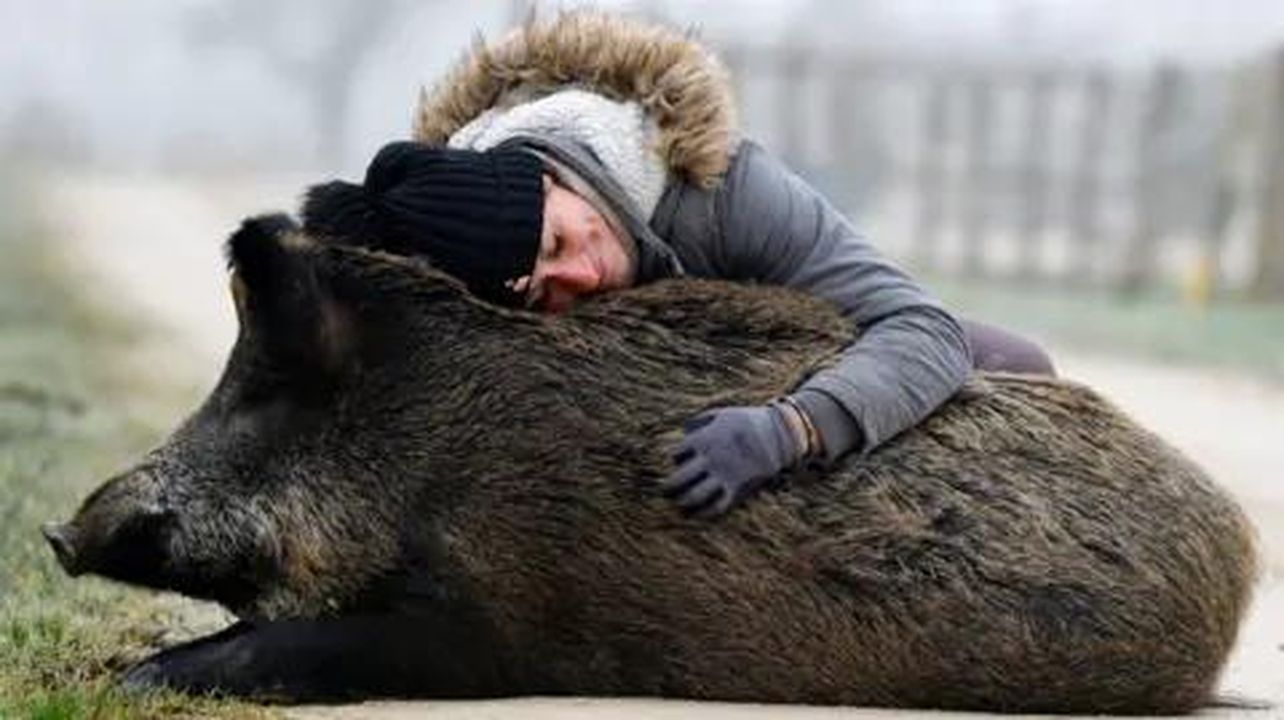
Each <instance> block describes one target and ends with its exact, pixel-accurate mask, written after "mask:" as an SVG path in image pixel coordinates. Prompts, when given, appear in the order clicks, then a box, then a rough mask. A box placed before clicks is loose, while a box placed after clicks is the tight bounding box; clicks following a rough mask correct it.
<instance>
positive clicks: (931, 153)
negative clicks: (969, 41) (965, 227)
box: [913, 74, 950, 268]
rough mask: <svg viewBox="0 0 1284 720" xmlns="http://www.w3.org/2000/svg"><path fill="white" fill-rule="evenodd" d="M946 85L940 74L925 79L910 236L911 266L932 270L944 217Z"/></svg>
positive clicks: (947, 92) (947, 89)
mask: <svg viewBox="0 0 1284 720" xmlns="http://www.w3.org/2000/svg"><path fill="white" fill-rule="evenodd" d="M949 92H950V88H949V82H948V80H947V79H946V78H945V77H944V76H943V75H940V74H937V75H933V76H931V77H929V78H928V79H927V97H926V99H925V101H924V108H923V134H922V138H921V141H920V143H919V145H920V147H919V157H918V188H919V192H918V197H919V203H918V223H917V228H916V229H915V232H914V251H913V258H914V263H915V264H916V265H918V266H919V267H923V268H932V267H933V266H934V265H935V263H936V261H937V257H936V248H935V245H936V243H937V241H938V240H939V239H940V233H941V224H942V221H943V220H944V217H943V216H944V214H945V163H944V155H945V146H946V141H947V121H948V119H949V118H948V115H949Z"/></svg>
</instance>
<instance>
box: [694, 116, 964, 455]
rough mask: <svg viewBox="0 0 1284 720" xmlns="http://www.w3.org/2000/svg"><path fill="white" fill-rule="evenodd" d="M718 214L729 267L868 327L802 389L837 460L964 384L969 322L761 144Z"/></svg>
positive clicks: (743, 150)
mask: <svg viewBox="0 0 1284 720" xmlns="http://www.w3.org/2000/svg"><path fill="white" fill-rule="evenodd" d="M715 218H716V223H717V225H718V227H719V229H720V233H719V235H718V237H715V238H713V242H715V243H718V244H719V245H720V246H719V247H718V248H717V250H716V251H715V253H714V254H715V256H717V257H718V258H719V260H720V262H719V264H720V265H722V266H723V268H722V269H723V271H724V272H725V273H726V275H727V276H728V277H730V278H732V279H742V280H757V281H760V282H768V283H774V284H778V285H784V286H788V287H792V288H797V289H799V290H803V291H806V292H809V293H812V294H815V295H817V296H820V297H823V298H826V299H828V300H831V301H833V302H834V303H835V304H836V305H837V306H838V307H839V308H840V309H841V311H842V313H843V314H844V316H845V317H847V318H849V319H850V320H851V321H852V322H853V323H855V324H856V325H857V326H858V327H859V328H860V330H861V336H860V338H859V339H858V340H857V341H856V342H855V343H853V344H852V345H851V346H850V347H848V348H847V349H846V350H845V351H844V353H843V356H842V358H841V360H840V362H839V363H838V364H837V365H835V366H833V367H831V368H829V369H827V370H824V371H821V372H819V373H817V374H816V375H814V376H813V377H811V378H809V379H808V380H807V381H806V382H804V383H803V384H802V385H801V386H800V387H799V388H797V389H796V390H795V392H794V394H793V398H794V400H796V401H797V403H798V404H799V405H800V406H801V407H802V409H803V410H804V411H805V412H806V413H807V415H808V416H809V417H810V419H811V420H812V422H813V423H814V424H815V426H816V428H817V430H818V431H819V433H820V436H821V441H822V445H823V447H824V451H825V452H824V455H825V457H826V458H827V459H829V460H834V459H836V458H838V457H839V456H841V455H843V454H845V453H846V452H848V451H851V450H858V451H860V452H862V453H864V452H868V451H870V450H872V449H873V448H875V447H877V446H878V445H880V444H882V443H883V442H885V441H887V440H888V439H889V438H891V437H892V436H894V435H896V434H897V433H899V432H900V431H902V430H904V429H905V428H908V427H910V426H912V425H914V424H915V423H917V422H918V421H920V420H922V419H923V418H924V417H926V416H927V415H928V414H929V413H931V412H932V411H933V410H935V409H936V408H937V407H938V406H939V405H940V404H941V403H943V402H944V401H945V400H946V399H948V398H949V397H950V396H951V395H952V394H954V392H955V391H956V390H958V388H959V387H960V386H961V385H962V384H963V381H964V380H965V379H966V377H967V375H968V373H969V372H970V371H971V368H972V360H971V354H970V352H969V349H968V345H967V341H966V339H965V337H964V334H963V329H962V327H961V326H960V324H959V322H958V321H957V320H956V319H955V318H954V317H953V316H952V315H951V314H950V313H949V312H947V311H946V310H945V309H944V308H943V307H942V306H941V304H940V302H939V301H937V300H936V299H935V298H933V297H932V296H931V295H929V294H928V293H927V292H926V291H925V290H924V289H923V288H922V287H921V286H920V285H918V283H916V282H915V281H914V280H913V279H912V278H910V277H909V276H908V275H907V274H905V272H903V271H902V270H900V269H899V268H897V267H896V266H895V265H894V264H892V263H891V262H889V261H888V260H887V259H885V258H884V257H883V256H882V255H881V254H879V253H878V252H877V251H876V250H875V249H874V248H873V247H872V246H871V245H870V243H869V242H868V241H867V240H866V239H865V238H864V237H863V236H861V235H860V234H859V233H858V232H857V231H856V230H855V228H853V227H852V225H851V224H850V223H849V222H848V221H847V219H846V218H844V217H843V216H842V215H841V214H840V213H839V212H838V211H837V210H836V209H835V208H834V207H833V206H832V205H830V204H829V203H828V202H827V201H826V200H825V199H824V198H823V197H821V196H820V194H819V193H818V192H817V191H816V190H815V189H814V188H812V187H811V186H810V185H809V184H807V183H806V182H805V181H803V180H802V179H801V178H799V177H798V176H797V175H795V174H794V173H792V172H790V171H789V170H788V169H787V168H785V167H784V166H783V165H782V164H781V163H780V162H779V161H777V160H776V159H774V158H772V157H771V156H770V155H769V154H768V153H767V152H766V151H764V150H763V149H762V148H761V147H759V146H758V145H756V144H754V143H751V142H747V141H746V142H744V143H742V144H741V146H740V149H739V151H738V153H737V156H736V158H735V160H734V161H733V163H732V166H731V169H730V170H729V172H728V174H727V177H726V181H725V183H724V184H723V186H722V187H721V188H720V189H719V191H718V194H717V197H716V199H715Z"/></svg>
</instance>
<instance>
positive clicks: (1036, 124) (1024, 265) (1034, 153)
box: [1017, 69, 1053, 280]
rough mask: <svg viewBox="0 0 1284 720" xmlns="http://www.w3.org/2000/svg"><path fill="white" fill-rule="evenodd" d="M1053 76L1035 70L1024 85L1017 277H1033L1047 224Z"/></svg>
mask: <svg viewBox="0 0 1284 720" xmlns="http://www.w3.org/2000/svg"><path fill="white" fill-rule="evenodd" d="M1052 87H1053V76H1052V73H1051V71H1049V70H1043V69H1040V70H1035V71H1034V72H1032V73H1031V74H1030V76H1029V78H1028V79H1027V84H1026V115H1025V144H1024V147H1023V148H1022V151H1021V157H1022V169H1021V175H1020V178H1021V205H1020V207H1021V220H1020V226H1019V227H1020V230H1019V234H1018V236H1017V238H1018V241H1019V243H1020V247H1019V250H1018V256H1017V277H1018V278H1020V279H1022V280H1030V279H1032V278H1034V276H1035V275H1036V274H1037V270H1038V250H1039V245H1040V242H1041V240H1042V239H1043V232H1044V229H1045V228H1046V227H1047V225H1048V217H1047V215H1048V178H1049V175H1050V174H1051V170H1050V168H1049V167H1048V155H1047V151H1048V130H1049V126H1050V123H1051V115H1052V113H1051V104H1052V103H1051V99H1052Z"/></svg>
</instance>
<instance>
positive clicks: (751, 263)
mask: <svg viewBox="0 0 1284 720" xmlns="http://www.w3.org/2000/svg"><path fill="white" fill-rule="evenodd" d="M303 214H304V225H305V229H306V230H307V231H309V232H311V233H314V234H317V235H320V236H330V237H334V238H338V239H341V240H342V241H345V242H357V243H363V244H368V245H371V246H375V247H381V248H384V249H388V250H391V251H395V252H405V253H417V254H423V255H426V256H428V257H429V258H430V259H431V260H432V261H433V262H434V264H436V265H437V266H439V267H441V268H442V269H444V270H446V271H447V272H450V273H452V274H454V275H456V276H457V277H459V278H460V279H462V280H463V281H464V282H465V283H467V284H468V286H469V287H470V288H471V289H472V291H473V292H474V293H476V294H477V295H479V296H481V297H484V298H487V299H489V300H492V301H494V302H500V303H508V304H525V305H527V306H531V307H538V308H540V309H543V310H546V311H549V312H562V311H565V310H567V309H568V308H570V307H571V306H572V305H573V304H574V303H575V302H576V300H577V299H579V298H581V297H584V296H586V295H591V294H594V293H599V292H606V291H609V290H612V289H618V288H625V287H629V286H632V285H635V284H638V283H645V282H649V281H652V280H656V279H659V278H664V277H675V276H683V275H685V276H693V277H705V278H721V279H731V280H742V281H745V282H762V283H773V284H779V285H785V286H788V287H792V288H797V289H799V290H802V291H806V292H810V293H813V294H815V295H818V296H820V297H823V298H826V299H828V300H830V301H832V302H834V303H835V304H836V305H837V306H838V308H839V309H840V310H841V311H842V313H843V314H844V316H845V317H846V318H848V319H850V320H851V321H852V323H853V324H854V325H856V326H858V327H859V328H860V330H861V334H860V337H859V339H858V340H856V341H855V342H854V343H853V344H852V345H851V346H850V347H849V348H847V349H846V350H845V352H844V353H843V355H842V357H841V359H840V361H839V362H838V363H837V364H835V365H834V366H833V367H831V368H828V369H826V370H823V371H820V372H817V373H816V374H815V375H813V376H812V377H810V378H808V379H807V380H806V381H805V382H804V383H803V384H802V385H801V386H799V387H798V388H795V389H794V390H793V392H791V393H790V394H788V395H786V396H784V397H781V398H779V399H778V400H776V401H773V402H771V403H769V404H767V405H764V406H759V407H725V408H717V409H714V410H711V411H708V412H706V413H703V414H702V415H700V416H698V417H696V418H693V419H692V420H691V421H690V422H688V423H687V425H686V427H685V428H684V430H685V436H684V438H683V440H682V442H681V444H680V445H679V447H678V448H677V449H676V452H675V454H674V463H675V467H674V471H673V473H672V474H671V475H670V476H669V477H668V478H667V479H666V480H665V481H664V483H663V490H664V491H665V492H666V493H667V494H669V495H671V496H672V497H674V498H675V500H676V501H677V503H678V504H679V505H680V506H681V507H683V508H684V509H685V510H688V511H691V512H696V513H702V514H718V513H722V512H725V511H726V510H728V509H729V508H731V507H732V506H733V505H734V504H736V503H737V502H739V501H741V500H743V499H744V498H746V497H748V496H750V495H751V494H753V493H754V492H755V491H756V490H757V489H759V488H761V487H762V486H763V485H764V484H766V483H767V482H768V481H770V480H771V479H773V478H775V477H777V476H778V475H779V474H780V473H781V472H782V471H784V470H787V469H790V468H793V467H796V466H798V465H800V464H802V463H804V462H809V461H818V462H833V461H834V460H836V459H838V458H840V457H842V456H844V455H846V454H848V453H850V452H858V453H862V454H864V453H868V452H870V451H871V450H873V449H874V448H876V447H878V446H879V445H880V444H882V443H883V442H886V441H887V440H888V439H889V438H891V437H893V436H894V435H896V434H897V433H899V432H901V431H902V430H904V429H905V428H907V427H910V426H911V425H913V424H915V423H917V422H918V421H920V420H921V419H922V418H924V417H925V416H927V415H928V414H929V413H931V412H932V411H933V410H934V409H936V408H937V407H938V406H939V405H940V404H941V403H942V402H944V401H945V400H946V399H947V398H949V397H950V395H952V394H953V393H954V392H955V391H956V390H957V389H958V388H959V387H960V386H961V384H962V383H963V381H964V379H965V378H966V377H967V375H968V374H969V372H971V370H972V369H973V368H974V367H977V368H980V369H986V370H1005V371H1012V372H1044V373H1051V372H1052V368H1051V364H1050V362H1049V361H1048V359H1047V357H1046V356H1045V355H1044V354H1043V353H1042V351H1040V350H1039V349H1038V348H1037V347H1035V346H1034V345H1032V344H1030V343H1029V342H1027V341H1024V340H1021V339H1019V338H1016V337H1014V336H1012V335H1010V334H1008V333H1005V332H1003V331H1000V330H997V329H995V328H989V327H985V326H981V325H977V324H974V323H966V324H962V323H960V322H959V321H958V320H956V319H955V318H954V317H953V316H952V315H951V314H950V313H949V312H947V311H946V310H945V309H944V308H943V307H942V306H941V304H940V303H939V302H938V301H937V300H936V299H934V298H933V297H931V296H930V295H929V294H928V293H927V292H926V291H925V290H923V288H922V287H920V286H919V285H918V284H917V283H916V282H915V281H914V280H913V279H911V278H910V277H909V276H907V275H906V274H905V273H904V272H903V271H901V270H900V269H899V268H897V267H896V266H895V265H893V264H892V263H890V262H889V261H887V260H886V259H884V258H883V257H882V256H881V255H880V254H879V253H878V252H877V251H876V250H875V249H874V248H873V247H872V246H871V245H870V243H869V242H868V241H867V240H866V239H865V238H864V237H863V236H862V235H860V234H859V233H858V232H857V231H856V230H855V229H854V228H853V227H852V225H851V224H850V223H849V222H848V221H847V220H846V219H845V218H844V217H842V215H841V214H839V213H838V212H837V211H836V210H835V209H834V208H833V207H832V206H831V205H830V204H829V203H828V202H827V201H826V200H825V199H824V198H822V197H821V196H820V195H819V194H818V193H817V192H816V191H815V190H814V189H813V188H812V187H811V186H809V185H808V184H807V183H806V182H804V181H803V180H802V179H800V178H799V177H798V176H797V175H795V174H793V173H792V172H790V171H789V170H788V169H786V168H785V167H784V166H782V165H781V164H780V163H779V162H778V161H777V160H776V159H774V158H773V157H771V156H770V155H769V154H768V153H767V152H766V151H764V150H763V149H762V148H761V147H760V146H759V145H757V144H755V143H754V142H752V141H750V140H747V139H743V138H741V137H740V135H739V133H738V131H737V129H736V126H735V119H734V107H733V102H732V97H731V91H730V86H729V83H728V80H727V78H726V76H725V73H724V71H723V69H722V67H721V66H720V65H719V64H718V62H717V61H716V59H715V58H714V57H713V56H712V55H711V54H710V53H709V52H708V51H707V50H706V49H705V48H703V47H702V46H700V45H699V44H697V43H696V42H694V41H693V40H691V39H690V38H689V37H687V36H685V35H682V34H679V33H676V32H674V31H671V30H668V29H665V28H661V27H654V26H648V25H642V24H638V23H634V22H630V21H626V20H623V19H620V18H614V17H610V16H605V15H601V14H596V13H584V12H580V13H571V14H563V15H561V16H559V17H558V18H557V19H556V20H555V21H553V22H551V23H549V24H547V25H541V24H536V23H534V22H531V23H528V24H527V25H526V26H525V27H523V28H521V29H520V30H518V31H516V32H514V33H513V34H512V35H510V36H509V37H507V38H506V39H504V40H503V41H501V42H499V43H498V44H496V45H494V46H490V47H485V46H481V47H477V48H476V49H475V50H474V51H473V53H472V55H471V56H470V57H468V58H465V60H464V61H463V62H462V63H461V64H460V65H459V66H458V67H457V68H456V69H455V70H454V71H453V72H452V73H451V74H450V75H449V76H448V77H447V78H446V79H445V81H444V82H443V83H442V84H441V85H440V86H439V88H438V89H437V90H436V91H435V92H434V93H433V94H432V95H430V96H426V97H424V98H423V99H422V100H421V107H420V109H419V114H418V119H417V124H416V131H415V141H414V142H402V143H393V144H392V145H389V146H387V147H385V148H384V149H383V150H381V151H380V153H379V154H378V155H377V156H376V157H375V159H374V160H373V161H372V162H371V165H370V167H369V169H368V171H367V175H366V180H365V183H364V185H363V186H356V185H350V184H347V183H341V182H334V183H329V184H327V185H322V186H318V187H316V188H313V189H312V190H311V191H310V193H309V197H308V199H307V202H306V203H305V207H304V213H303Z"/></svg>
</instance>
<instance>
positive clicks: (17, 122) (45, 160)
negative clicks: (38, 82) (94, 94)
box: [0, 97, 93, 169]
mask: <svg viewBox="0 0 1284 720" xmlns="http://www.w3.org/2000/svg"><path fill="white" fill-rule="evenodd" d="M81 125H82V123H80V122H79V118H76V117H74V116H73V115H72V110H70V109H69V108H68V107H66V106H65V105H63V104H60V103H57V102H55V101H53V100H50V99H48V98H44V97H29V98H27V99H25V100H24V101H22V102H21V103H20V104H19V105H18V107H17V108H16V109H15V110H14V111H13V112H12V114H11V115H10V116H9V120H8V122H6V123H5V124H4V127H3V128H0V160H2V161H3V163H4V165H5V166H6V168H7V169H12V166H15V165H17V166H21V167H32V166H47V165H57V166H63V167H66V166H71V165H87V164H89V163H90V162H92V160H93V149H92V148H91V147H90V143H89V135H88V134H87V133H86V132H85V131H84V128H83V127H82V126H81Z"/></svg>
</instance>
